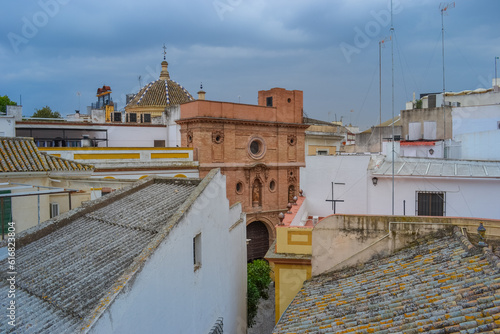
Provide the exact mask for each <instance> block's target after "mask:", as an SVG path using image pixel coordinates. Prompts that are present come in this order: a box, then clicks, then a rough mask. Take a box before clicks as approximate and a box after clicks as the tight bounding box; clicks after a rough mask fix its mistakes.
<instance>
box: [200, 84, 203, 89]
mask: <svg viewBox="0 0 500 334" xmlns="http://www.w3.org/2000/svg"><path fill="white" fill-rule="evenodd" d="M200 89H201V90H203V82H201V83H200Z"/></svg>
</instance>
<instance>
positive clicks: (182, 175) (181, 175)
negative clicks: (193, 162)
mask: <svg viewBox="0 0 500 334" xmlns="http://www.w3.org/2000/svg"><path fill="white" fill-rule="evenodd" d="M174 177H187V176H186V175H184V174H177V175H176V176H174Z"/></svg>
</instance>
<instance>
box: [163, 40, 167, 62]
mask: <svg viewBox="0 0 500 334" xmlns="http://www.w3.org/2000/svg"><path fill="white" fill-rule="evenodd" d="M163 60H167V47H166V46H165V43H163Z"/></svg>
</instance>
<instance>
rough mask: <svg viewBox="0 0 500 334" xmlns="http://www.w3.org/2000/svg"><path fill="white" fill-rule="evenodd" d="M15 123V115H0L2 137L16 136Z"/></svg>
mask: <svg viewBox="0 0 500 334" xmlns="http://www.w3.org/2000/svg"><path fill="white" fill-rule="evenodd" d="M15 125H16V121H15V118H14V116H0V137H15V136H16V127H15Z"/></svg>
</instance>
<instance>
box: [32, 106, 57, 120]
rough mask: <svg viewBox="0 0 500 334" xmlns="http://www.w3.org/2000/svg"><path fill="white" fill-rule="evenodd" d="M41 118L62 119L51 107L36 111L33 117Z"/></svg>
mask: <svg viewBox="0 0 500 334" xmlns="http://www.w3.org/2000/svg"><path fill="white" fill-rule="evenodd" d="M31 117H40V118H61V114H60V113H59V112H58V111H52V109H50V107H49V106H45V107H43V108H41V109H35V112H34V113H33V116H31Z"/></svg>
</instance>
